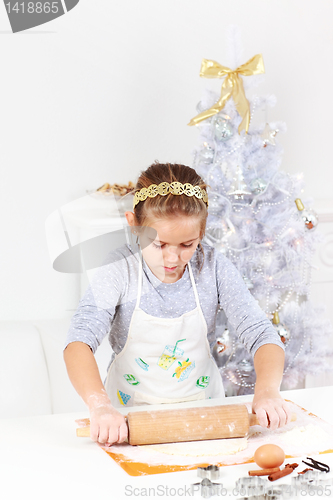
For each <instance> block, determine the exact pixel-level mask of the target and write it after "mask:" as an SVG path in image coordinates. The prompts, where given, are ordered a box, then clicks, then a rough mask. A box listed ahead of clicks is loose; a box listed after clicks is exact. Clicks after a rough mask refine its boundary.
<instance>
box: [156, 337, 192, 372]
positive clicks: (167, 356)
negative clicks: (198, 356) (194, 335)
mask: <svg viewBox="0 0 333 500" xmlns="http://www.w3.org/2000/svg"><path fill="white" fill-rule="evenodd" d="M183 340H186V339H181V340H177V342H176V345H174V346H173V345H166V346H165V348H164V351H163V353H162V355H161V357H160V359H159V360H158V363H157V364H158V366H160V367H161V368H163V370H169V368H170V366H171V365H173V363H174V362H175V361H176V359H178V356H183V354H184V351H183V349H180V348H179V347H177V344H178V342H183Z"/></svg>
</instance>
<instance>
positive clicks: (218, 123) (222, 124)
mask: <svg viewBox="0 0 333 500" xmlns="http://www.w3.org/2000/svg"><path fill="white" fill-rule="evenodd" d="M228 120H230V117H229V116H227V115H217V116H215V117H214V118H213V119H212V126H213V127H214V134H215V137H216V138H217V139H219V140H220V141H228V140H229V139H231V137H232V136H233V135H234V130H233V128H232V126H231V125H230V123H228Z"/></svg>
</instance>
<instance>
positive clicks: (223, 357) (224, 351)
mask: <svg viewBox="0 0 333 500" xmlns="http://www.w3.org/2000/svg"><path fill="white" fill-rule="evenodd" d="M231 355H232V341H231V338H230V332H229V330H228V329H227V328H225V330H224V332H223V333H222V335H221V336H220V337H218V338H217V339H216V344H215V345H214V347H213V356H214V358H215V359H216V362H217V365H218V366H224V365H225V364H226V363H227V361H228V360H229V359H230V357H231Z"/></svg>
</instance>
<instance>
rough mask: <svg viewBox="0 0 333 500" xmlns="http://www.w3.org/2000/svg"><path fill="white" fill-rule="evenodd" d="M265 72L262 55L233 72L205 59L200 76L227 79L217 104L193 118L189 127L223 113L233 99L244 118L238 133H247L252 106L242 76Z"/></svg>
mask: <svg viewBox="0 0 333 500" xmlns="http://www.w3.org/2000/svg"><path fill="white" fill-rule="evenodd" d="M264 72H265V68H264V61H263V59H262V56H261V54H257V55H256V56H254V57H252V58H251V59H250V60H249V61H247V63H245V64H243V65H242V66H239V67H238V68H237V69H235V70H231V69H230V68H227V67H226V66H221V64H219V63H217V62H216V61H212V60H208V59H203V61H202V63H201V71H200V76H202V77H205V78H223V77H225V79H224V81H223V84H222V89H221V96H220V99H219V100H218V101H217V103H216V104H214V106H212V107H211V108H209V109H207V110H205V111H203V112H202V113H200V114H199V115H197V116H196V117H195V118H192V120H191V121H190V123H189V125H190V126H192V125H197V124H198V123H200V122H201V121H203V120H207V118H210V117H211V116H214V115H216V114H217V113H219V112H220V111H222V109H223V108H224V106H225V104H226V102H227V101H228V100H229V99H230V98H231V97H232V98H233V100H234V102H235V105H236V107H237V111H238V113H239V114H240V116H241V117H242V122H241V124H240V125H239V127H238V132H239V133H241V131H242V130H245V131H246V133H247V132H248V129H249V124H250V105H249V102H248V100H247V99H246V97H245V92H244V87H243V82H242V79H241V76H240V75H244V76H250V75H258V74H260V73H264Z"/></svg>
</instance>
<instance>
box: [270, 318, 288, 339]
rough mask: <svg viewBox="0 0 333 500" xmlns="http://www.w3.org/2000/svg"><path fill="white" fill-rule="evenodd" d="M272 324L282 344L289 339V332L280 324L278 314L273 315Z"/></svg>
mask: <svg viewBox="0 0 333 500" xmlns="http://www.w3.org/2000/svg"><path fill="white" fill-rule="evenodd" d="M272 323H273V325H274V328H275V330H276V331H277V333H278V334H279V335H280V338H281V340H282V342H283V343H285V342H286V341H287V340H289V339H290V330H289V329H288V328H287V327H286V326H285V325H283V324H282V323H280V318H279V313H278V312H277V311H276V312H275V313H274V314H273V320H272Z"/></svg>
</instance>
